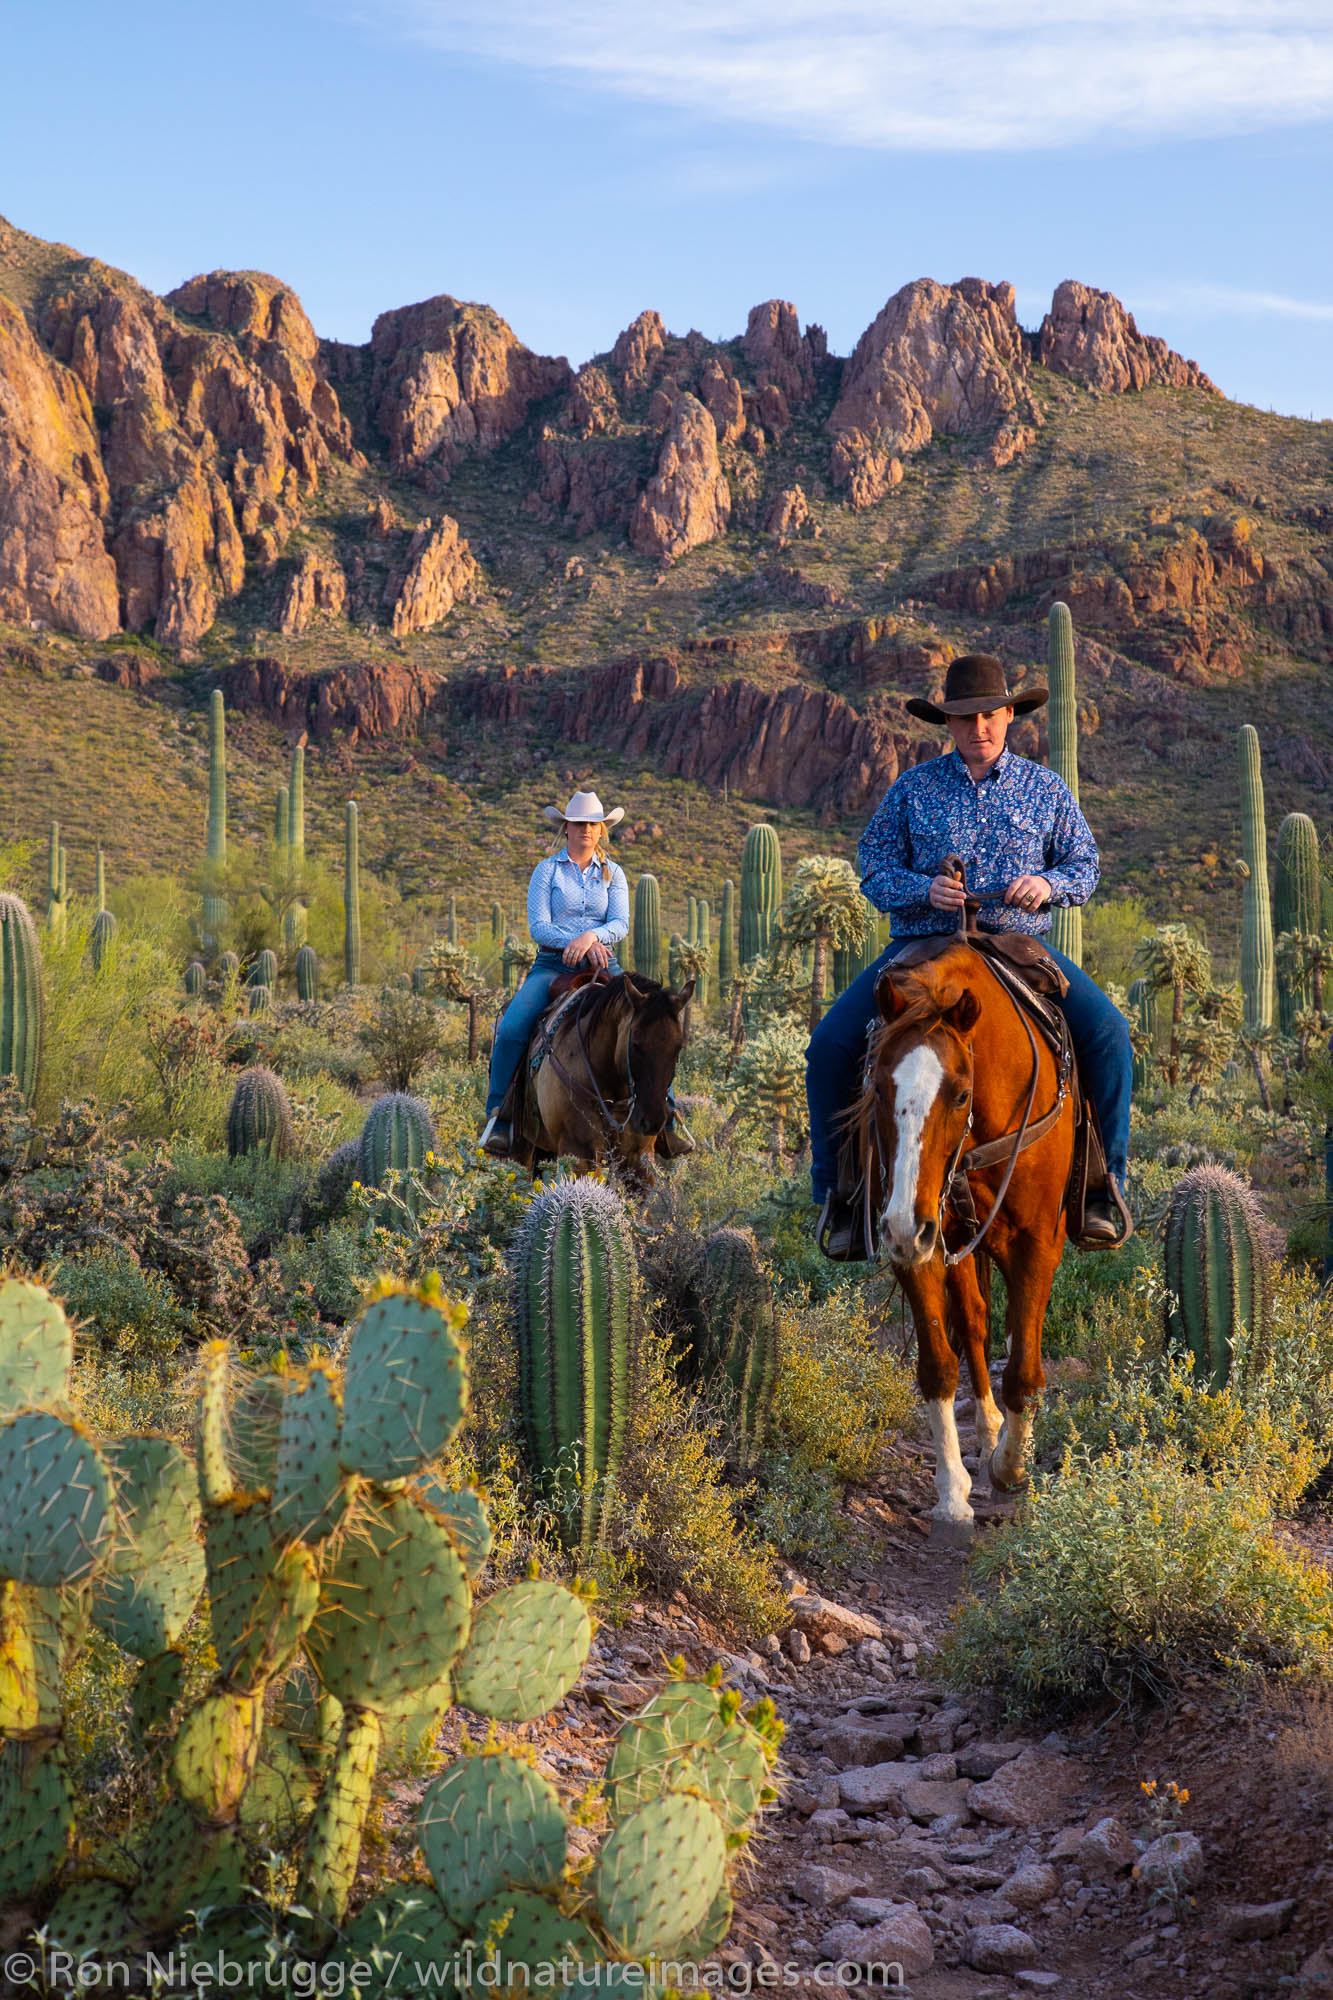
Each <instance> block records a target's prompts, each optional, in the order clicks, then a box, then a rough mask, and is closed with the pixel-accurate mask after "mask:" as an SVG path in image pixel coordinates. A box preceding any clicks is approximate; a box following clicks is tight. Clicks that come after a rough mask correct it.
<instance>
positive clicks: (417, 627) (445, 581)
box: [384, 514, 482, 638]
mask: <svg viewBox="0 0 1333 2000" xmlns="http://www.w3.org/2000/svg"><path fill="white" fill-rule="evenodd" d="M481 580H482V579H481V570H480V568H479V567H478V565H477V563H476V561H475V559H474V557H473V554H472V550H471V549H470V548H469V546H468V544H467V542H466V541H465V540H464V538H463V537H462V536H461V535H460V534H459V532H458V523H457V521H455V520H454V518H453V516H452V515H451V514H441V516H440V518H439V520H438V521H431V520H430V519H429V517H427V519H426V520H424V521H422V522H421V524H420V525H419V527H418V528H417V529H416V531H415V532H414V534H413V536H412V539H411V541H410V542H409V543H408V545H407V554H406V556H405V557H404V559H403V565H402V568H401V570H399V571H398V572H397V573H396V574H395V575H393V576H391V577H390V578H389V581H388V583H387V584H386V586H385V591H384V604H385V609H386V610H387V611H388V612H389V617H390V623H391V625H392V627H393V632H394V636H395V638H402V637H403V635H404V634H405V633H407V632H427V631H429V630H430V628H431V626H432V625H438V624H439V623H440V620H441V619H442V618H447V617H448V615H449V613H450V612H451V611H452V610H453V608H454V606H455V604H457V603H458V602H459V600H460V599H465V598H470V597H471V596H472V595H473V593H474V592H475V590H476V588H477V586H478V584H479V583H480V582H481Z"/></svg>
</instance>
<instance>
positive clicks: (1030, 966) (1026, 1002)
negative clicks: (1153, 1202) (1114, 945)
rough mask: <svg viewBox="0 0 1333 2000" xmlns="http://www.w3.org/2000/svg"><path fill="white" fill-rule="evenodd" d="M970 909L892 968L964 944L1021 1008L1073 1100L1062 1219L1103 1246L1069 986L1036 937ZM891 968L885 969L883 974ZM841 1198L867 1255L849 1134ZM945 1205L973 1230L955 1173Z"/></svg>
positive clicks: (1091, 1123)
mask: <svg viewBox="0 0 1333 2000" xmlns="http://www.w3.org/2000/svg"><path fill="white" fill-rule="evenodd" d="M975 908H976V905H975V903H974V902H972V900H971V899H970V898H969V909H968V912H967V921H966V924H965V927H964V928H963V929H961V930H956V931H935V932H932V933H931V934H930V935H929V936H927V937H920V938H913V939H912V940H911V941H910V942H909V943H908V944H906V945H904V946H903V947H902V948H901V949H900V950H899V951H898V952H897V953H896V954H895V956H894V958H893V959H892V961H891V964H892V965H893V966H895V967H896V966H903V967H904V968H906V967H910V966H913V965H924V964H926V963H927V962H928V961H929V960H931V959H935V958H940V957H942V956H943V954H944V953H945V952H946V951H951V950H952V949H953V947H954V946H955V945H956V944H959V943H963V944H967V945H969V946H970V947H971V948H972V950H973V951H975V952H976V953H977V954H978V955H979V956H980V957H981V958H982V959H984V961H985V963H986V965H987V967H988V968H989V970H990V971H991V972H993V973H994V975H995V977H996V978H997V979H998V980H999V982H1000V984H1001V985H1002V986H1003V987H1004V989H1005V991H1006V993H1008V994H1009V996H1010V998H1011V999H1012V1000H1013V1001H1014V1002H1015V1003H1016V1004H1017V1006H1019V1007H1020V1008H1021V1009H1022V1011H1023V1013H1024V1015H1025V1016H1026V1017H1027V1019H1028V1020H1029V1021H1030V1023H1031V1024H1032V1027H1033V1030H1034V1032H1035V1033H1036V1034H1037V1035H1039V1036H1040V1038H1041V1039H1042V1040H1043V1041H1044V1042H1045V1043H1046V1046H1047V1047H1048V1048H1049V1050H1050V1052H1051V1055H1052V1057H1053V1058H1054V1061H1055V1066H1056V1074H1057V1076H1058V1077H1059V1078H1060V1080H1061V1082H1062V1083H1063V1084H1064V1085H1065V1086H1066V1087H1067V1089H1068V1091H1069V1093H1070V1095H1071V1096H1072V1097H1073V1100H1074V1149H1073V1155H1072V1157H1071V1160H1070V1166H1069V1180H1068V1182H1067V1184H1066V1187H1065V1220H1066V1229H1067V1233H1068V1236H1069V1240H1070V1242H1071V1243H1073V1244H1074V1245H1075V1246H1076V1247H1077V1248H1088V1249H1104V1248H1105V1244H1104V1242H1103V1241H1102V1240H1101V1239H1100V1238H1096V1239H1088V1241H1087V1242H1085V1241H1084V1234H1085V1231H1084V1210H1085V1205H1086V1203H1087V1198H1088V1195H1089V1193H1090V1192H1093V1191H1095V1190H1097V1189H1099V1188H1102V1187H1104V1186H1105V1184H1106V1149H1105V1147H1104V1145H1103V1143H1102V1134H1101V1127H1100V1125H1099V1124H1098V1122H1097V1107H1096V1106H1095V1104H1094V1103H1093V1102H1092V1099H1091V1098H1090V1097H1089V1096H1088V1094H1087V1092H1086V1091H1085V1090H1084V1089H1083V1088H1082V1085H1081V1083H1080V1080H1079V1074H1078V1062H1077V1059H1076V1058H1075V1055H1074V1046H1073V1043H1072V1041H1071V1039H1070V1035H1069V1024H1068V1022H1067V1021H1066V1020H1065V1017H1064V1014H1063V1012H1062V1010H1061V1008H1060V1006H1059V1004H1058V1003H1059V1002H1060V1001H1061V1000H1063V999H1064V997H1065V994H1066V993H1067V992H1068V991H1069V981H1068V980H1067V979H1066V978H1065V975H1064V973H1063V972H1062V971H1061V970H1060V968H1059V966H1058V965H1057V964H1056V962H1055V960H1054V959H1053V958H1052V957H1051V954H1050V952H1049V951H1048V950H1047V949H1046V947H1045V945H1044V944H1043V943H1042V941H1041V939H1040V938H1036V937H1031V936H1029V935H1028V934H1027V933H1026V932H1024V931H983V930H978V929H977V928H976V925H975V922H974V914H975ZM888 969H889V968H888V967H886V968H885V970H886V971H887V970H888ZM993 1143H994V1145H995V1147H996V1150H997V1157H998V1155H999V1154H1000V1153H1002V1152H1003V1151H1004V1150H1006V1148H1005V1144H1004V1142H1003V1141H1002V1140H996V1141H994V1142H993ZM838 1193H839V1195H840V1196H841V1197H843V1198H844V1199H845V1200H847V1201H849V1202H851V1204H852V1206H853V1208H854V1210H855V1211H856V1215H857V1218H858V1219H857V1222H856V1224H855V1234H856V1236H857V1238H858V1241H857V1243H856V1244H855V1245H854V1254H855V1255H858V1256H860V1257H868V1256H871V1255H872V1254H873V1253H872V1252H871V1251H870V1250H869V1249H868V1248H867V1246H866V1245H865V1243H864V1241H863V1240H861V1239H863V1238H864V1223H863V1220H862V1219H861V1212H862V1210H863V1207H864V1204H863V1202H862V1200H861V1198H860V1197H861V1182H860V1174H859V1170H858V1167H857V1163H856V1160H855V1157H854V1151H853V1147H852V1144H851V1140H850V1136H849V1138H848V1140H847V1141H846V1142H845V1143H844V1145H843V1147H842V1151H841V1153H840V1155H839V1172H838ZM949 1200H950V1204H951V1206H952V1207H953V1208H954V1209H955V1212H956V1213H957V1214H958V1217H959V1220H960V1221H961V1222H962V1223H963V1224H964V1225H965V1226H966V1227H967V1229H968V1232H969V1234H971V1233H973V1232H974V1231H975V1229H976V1211H975V1208H974V1207H973V1204H972V1195H971V1189H970V1188H969V1186H968V1183H967V1178H966V1176H965V1175H963V1174H960V1175H958V1177H957V1180H956V1181H955V1184H954V1186H953V1188H951V1190H950V1194H949Z"/></svg>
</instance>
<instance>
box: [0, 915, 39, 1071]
mask: <svg viewBox="0 0 1333 2000" xmlns="http://www.w3.org/2000/svg"><path fill="white" fill-rule="evenodd" d="M41 1057H42V953H41V947H40V946H39V944H38V942H37V926H36V925H35V924H34V922H33V920H32V915H31V912H30V911H29V909H28V906H27V904H26V903H25V902H24V901H23V899H22V898H21V897H20V896H10V895H5V894H0V1077H6V1076H12V1077H13V1078H14V1079H15V1081H16V1082H17V1084H18V1087H19V1090H20V1092H21V1093H22V1096H23V1098H24V1100H25V1102H27V1103H29V1104H30V1103H31V1102H32V1098H33V1093H34V1092H35V1091H36V1088H37V1073H38V1068H39V1066H40V1063H41Z"/></svg>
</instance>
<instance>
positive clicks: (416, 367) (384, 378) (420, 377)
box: [370, 294, 573, 488]
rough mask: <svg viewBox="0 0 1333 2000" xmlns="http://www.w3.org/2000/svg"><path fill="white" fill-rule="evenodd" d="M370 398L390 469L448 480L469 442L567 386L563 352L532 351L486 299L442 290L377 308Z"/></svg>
mask: <svg viewBox="0 0 1333 2000" xmlns="http://www.w3.org/2000/svg"><path fill="white" fill-rule="evenodd" d="M370 354H371V380H370V402H371V408H372V410H373V412H374V418H375V423H376V425H377V426H378V429H379V431H380V433H381V435H382V436H383V438H384V439H385V441H386V443H387V444H388V447H389V461H390V464H391V465H392V467H393V469H394V471H395V472H400V473H406V474H409V475H411V476H413V477H414V478H417V479H419V480H420V481H421V482H422V483H423V484H425V485H427V486H428V487H432V488H436V487H440V486H443V485H447V483H448V481H449V478H450V475H451V474H452V472H453V469H454V467H455V466H456V465H457V463H458V460H459V457H460V456H461V454H462V453H463V452H464V451H465V450H468V449H469V448H472V449H476V450H478V451H493V450H494V449H495V447H496V446H497V445H499V444H503V443H504V441H505V440H506V438H510V437H512V436H513V434H514V432H515V431H516V430H518V429H520V428H521V426H522V425H523V424H524V423H526V421H527V418H528V412H529V410H530V408H531V406H532V404H533V403H534V402H538V401H540V400H541V399H542V398H544V397H546V396H551V395H555V394H557V393H558V392H559V391H560V390H561V389H564V388H567V387H568V386H569V384H570V382H571V381H572V380H573V374H572V371H571V369H570V366H569V363H568V362H567V361H563V360H558V359H551V358H549V357H548V356H546V355H540V354H533V353H532V352H531V350H530V349H528V348H526V347H524V346H522V345H521V343H520V342H519V341H518V340H517V339H516V338H515V336H514V334H513V332H512V331H511V329H510V328H509V326H507V325H506V323H505V321H504V320H502V319H501V317H500V315H499V314H498V313H496V312H492V311H491V309H490V307H489V306H476V305H464V304H462V303H460V301H459V300H457V299H452V298H449V297H448V296H447V295H444V294H442V295H441V296H440V297H438V298H433V299H425V300H423V302H422V303H421V304H420V305H415V306H404V307H401V308H400V309H399V310H397V311H395V312H386V313H381V314H380V316H379V318H378V319H377V320H376V321H375V324H374V326H373V328H372V329H371V335H370Z"/></svg>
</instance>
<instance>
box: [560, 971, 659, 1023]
mask: <svg viewBox="0 0 1333 2000" xmlns="http://www.w3.org/2000/svg"><path fill="white" fill-rule="evenodd" d="M634 984H635V986H636V987H638V988H639V989H640V991H645V990H646V993H647V998H646V999H645V1000H644V1002H643V1005H642V1007H641V1008H640V1009H639V1018H640V1020H641V1021H642V1023H643V1025H644V1026H645V1027H647V1026H649V1025H650V1024H651V1023H652V1022H653V1021H657V1020H661V1019H663V1018H665V1016H666V1015H668V1014H671V1015H674V1014H675V1012H676V1007H675V1003H674V1001H673V1000H672V998H671V993H670V990H669V988H667V987H665V986H663V985H662V983H661V981H660V980H657V979H646V978H644V977H643V976H642V975H641V974H640V973H637V972H636V973H635V975H634ZM627 1004H628V1001H627V998H626V994H625V978H624V974H623V973H622V974H620V976H619V977H618V978H615V979H608V980H605V981H598V982H596V983H594V984H593V985H590V986H585V987H583V988H582V989H581V991H580V993H579V997H578V1000H577V1002H576V1003H575V1006H574V1008H573V1010H572V1011H573V1015H574V1018H575V1019H577V1020H578V1021H579V1022H580V1024H581V1025H582V1027H583V1029H584V1032H585V1033H589V1034H590V1033H591V1032H592V1031H593V1029H595V1028H597V1027H599V1026H600V1024H601V1023H602V1022H603V1021H607V1020H614V1019H615V1018H616V1017H617V1016H618V1015H619V1014H620V1013H621V1012H622V1011H623V1009H624V1008H625V1007H626V1006H627Z"/></svg>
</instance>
